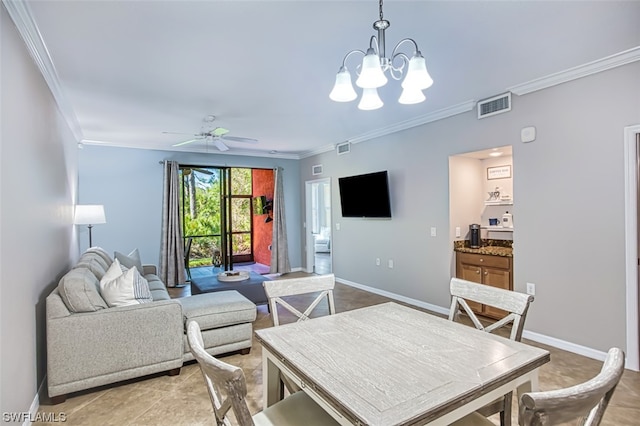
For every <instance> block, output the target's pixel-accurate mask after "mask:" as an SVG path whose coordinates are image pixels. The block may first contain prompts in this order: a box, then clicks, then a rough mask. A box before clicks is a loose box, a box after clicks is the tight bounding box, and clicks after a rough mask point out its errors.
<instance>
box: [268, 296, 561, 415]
mask: <svg viewBox="0 0 640 426" xmlns="http://www.w3.org/2000/svg"><path fill="white" fill-rule="evenodd" d="M255 334H256V338H257V340H258V341H259V342H260V344H261V345H262V371H263V405H264V408H267V407H269V406H271V405H273V404H274V403H276V402H277V401H279V400H280V399H282V397H283V395H284V389H283V382H282V379H281V375H282V374H284V375H286V376H288V379H290V380H291V381H293V382H294V383H295V384H296V385H297V386H298V387H300V388H301V389H302V391H304V392H306V393H307V394H308V395H309V396H310V397H311V398H312V399H313V400H314V401H315V402H316V403H318V404H319V405H320V406H321V407H323V408H324V409H325V410H326V411H327V412H328V413H329V414H331V416H332V417H333V418H335V419H336V421H338V423H340V424H342V425H371V426H394V425H425V424H430V425H448V424H451V423H453V422H454V421H455V420H458V419H460V418H462V417H464V416H466V415H467V414H469V413H471V412H473V411H475V410H477V409H479V408H481V407H482V406H484V405H486V404H488V403H490V402H492V401H493V400H495V399H497V398H499V397H501V396H503V395H506V394H507V393H509V392H511V391H519V392H524V391H531V390H537V386H538V370H539V368H540V367H541V366H542V365H544V364H545V363H547V362H549V360H550V355H549V352H548V351H546V350H544V349H541V348H538V347H535V346H530V345H527V344H525V343H521V342H516V341H513V340H509V339H507V338H505V337H501V336H498V335H494V334H489V333H486V332H483V331H480V330H477V329H475V328H473V327H470V326H468V325H465V324H461V323H458V322H454V321H448V320H447V319H445V318H441V317H439V316H437V315H435V314H431V313H428V312H425V311H422V310H419V309H416V308H413V307H410V306H405V305H401V304H398V303H395V302H388V303H383V304H379V305H373V306H368V307H365V308H360V309H354V310H351V311H346V312H342V313H338V314H335V315H328V316H324V317H318V318H312V319H309V320H307V321H301V322H296V323H290V324H285V325H281V326H279V327H271V328H266V329H261V330H256V331H255Z"/></svg>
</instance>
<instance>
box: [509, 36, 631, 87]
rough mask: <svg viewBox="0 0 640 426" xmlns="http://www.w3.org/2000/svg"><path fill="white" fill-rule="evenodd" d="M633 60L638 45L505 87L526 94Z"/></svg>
mask: <svg viewBox="0 0 640 426" xmlns="http://www.w3.org/2000/svg"><path fill="white" fill-rule="evenodd" d="M635 61H640V46H636V47H634V48H632V49H629V50H623V51H622V52H618V53H614V54H613V55H611V56H606V57H604V58H601V59H597V60H595V61H592V62H588V63H586V64H582V65H578V66H577V67H573V68H569V69H567V70H564V71H560V72H557V73H554V74H550V75H548V76H545V77H541V78H536V79H535V80H531V81H528V82H526V83H522V84H518V85H515V86H511V87H509V88H507V90H509V91H511V92H513V93H515V94H516V95H519V96H521V95H526V94H527V93H531V92H535V91H537V90H542V89H546V88H548V87H551V86H555V85H558V84H561V83H566V82H568V81H571V80H576V79H578V78H582V77H586V76H588V75H591V74H596V73H599V72H602V71H606V70H610V69H612V68H616V67H619V66H621V65H626V64H629V63H631V62H635Z"/></svg>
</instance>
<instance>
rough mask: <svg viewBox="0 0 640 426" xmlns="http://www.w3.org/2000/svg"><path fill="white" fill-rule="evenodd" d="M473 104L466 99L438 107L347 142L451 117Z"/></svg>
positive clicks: (470, 107)
mask: <svg viewBox="0 0 640 426" xmlns="http://www.w3.org/2000/svg"><path fill="white" fill-rule="evenodd" d="M475 105H476V102H475V101H466V102H463V103H461V104H457V105H453V106H450V107H447V108H442V109H439V110H437V111H434V112H431V113H429V114H425V115H422V116H419V117H416V118H411V119H409V120H405V121H401V122H399V123H395V124H391V125H389V126H386V127H381V128H379V129H375V130H372V131H370V132H367V133H363V134H361V135H360V136H356V137H353V138H349V139H347V142H351V143H360V142H365V141H368V140H370V139H374V138H379V137H380V136H385V135H388V134H391V133H396V132H400V131H402V130H407V129H410V128H412V127H417V126H422V125H423V124H427V123H431V122H434V121H438V120H442V119H444V118H448V117H452V116H454V115H458V114H462V113H465V112H468V111H471V110H472V109H473V107H474V106H475Z"/></svg>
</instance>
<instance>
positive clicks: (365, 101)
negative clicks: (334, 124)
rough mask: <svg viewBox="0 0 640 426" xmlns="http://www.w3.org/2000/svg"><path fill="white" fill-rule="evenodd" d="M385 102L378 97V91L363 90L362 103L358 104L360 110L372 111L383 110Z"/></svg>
mask: <svg viewBox="0 0 640 426" xmlns="http://www.w3.org/2000/svg"><path fill="white" fill-rule="evenodd" d="M382 105H384V102H382V99H380V96H378V90H377V89H375V88H374V89H363V90H362V98H360V103H359V104H358V109H361V110H364V111H371V110H373V109H378V108H382Z"/></svg>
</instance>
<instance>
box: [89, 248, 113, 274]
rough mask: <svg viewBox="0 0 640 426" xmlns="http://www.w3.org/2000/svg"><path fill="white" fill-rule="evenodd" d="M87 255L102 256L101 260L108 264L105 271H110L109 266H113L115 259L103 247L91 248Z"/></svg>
mask: <svg viewBox="0 0 640 426" xmlns="http://www.w3.org/2000/svg"><path fill="white" fill-rule="evenodd" d="M85 253H95V254H97V255H98V256H100V258H102V260H104V263H105V264H106V267H105V269H108V268H109V266H111V264H112V263H113V259H112V258H111V256H109V253H107V251H106V250H105V249H103V248H102V247H90V248H88V249H87V251H86V252H85Z"/></svg>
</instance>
